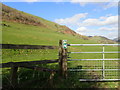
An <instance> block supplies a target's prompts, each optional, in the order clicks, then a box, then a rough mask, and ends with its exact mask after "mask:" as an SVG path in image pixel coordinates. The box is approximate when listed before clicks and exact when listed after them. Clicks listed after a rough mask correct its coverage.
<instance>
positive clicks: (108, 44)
mask: <svg viewBox="0 0 120 90" xmlns="http://www.w3.org/2000/svg"><path fill="white" fill-rule="evenodd" d="M67 46H120V44H67Z"/></svg>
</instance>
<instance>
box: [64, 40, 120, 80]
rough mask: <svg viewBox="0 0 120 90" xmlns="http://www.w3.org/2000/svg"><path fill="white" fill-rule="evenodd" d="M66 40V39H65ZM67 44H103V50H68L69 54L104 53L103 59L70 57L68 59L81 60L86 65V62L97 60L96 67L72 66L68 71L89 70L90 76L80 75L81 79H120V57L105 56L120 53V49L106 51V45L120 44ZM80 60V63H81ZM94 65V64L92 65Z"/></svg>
mask: <svg viewBox="0 0 120 90" xmlns="http://www.w3.org/2000/svg"><path fill="white" fill-rule="evenodd" d="M65 42H66V41H65ZM67 46H102V52H68V53H69V54H73V53H74V54H78V53H79V54H82V53H85V54H86V53H89V54H90V53H94V54H102V58H101V59H68V61H81V62H82V63H83V65H84V63H85V62H88V63H90V62H93V64H94V62H96V65H93V66H95V67H93V68H91V67H90V68H89V67H88V68H85V67H84V66H83V65H82V68H77V69H75V68H72V69H71V68H70V69H68V71H74V72H75V71H77V72H80V73H83V72H89V74H90V76H91V77H89V75H88V76H85V75H86V74H85V73H84V74H83V75H81V76H80V79H79V80H80V81H120V76H119V75H120V58H112V59H109V58H105V54H113V53H117V54H118V53H120V52H119V51H108V52H105V46H113V47H114V46H115V47H117V46H120V44H67ZM66 48H67V47H66ZM81 62H79V63H81ZM91 66H92V65H91ZM87 74H88V73H87ZM84 76H85V77H84Z"/></svg>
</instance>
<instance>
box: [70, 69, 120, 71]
mask: <svg viewBox="0 0 120 90" xmlns="http://www.w3.org/2000/svg"><path fill="white" fill-rule="evenodd" d="M68 70H69V71H102V70H103V69H68ZM119 70H120V69H104V71H119Z"/></svg>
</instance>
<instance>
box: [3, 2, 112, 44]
mask: <svg viewBox="0 0 120 90" xmlns="http://www.w3.org/2000/svg"><path fill="white" fill-rule="evenodd" d="M2 29H3V31H2V33H3V34H2V35H3V36H2V38H3V42H2V43H4V44H35V45H40V44H42V45H43V44H46V45H47V44H48V45H58V41H59V40H60V39H66V40H68V41H70V42H74V43H114V42H113V41H111V40H109V39H107V38H103V37H100V36H95V37H87V36H84V35H80V34H78V33H76V32H75V31H73V30H71V29H70V28H68V27H67V26H65V25H59V24H57V23H55V22H51V21H48V20H45V19H43V18H41V17H38V16H34V15H31V14H28V13H25V12H23V11H19V10H16V9H14V8H11V7H9V6H6V5H4V4H2Z"/></svg>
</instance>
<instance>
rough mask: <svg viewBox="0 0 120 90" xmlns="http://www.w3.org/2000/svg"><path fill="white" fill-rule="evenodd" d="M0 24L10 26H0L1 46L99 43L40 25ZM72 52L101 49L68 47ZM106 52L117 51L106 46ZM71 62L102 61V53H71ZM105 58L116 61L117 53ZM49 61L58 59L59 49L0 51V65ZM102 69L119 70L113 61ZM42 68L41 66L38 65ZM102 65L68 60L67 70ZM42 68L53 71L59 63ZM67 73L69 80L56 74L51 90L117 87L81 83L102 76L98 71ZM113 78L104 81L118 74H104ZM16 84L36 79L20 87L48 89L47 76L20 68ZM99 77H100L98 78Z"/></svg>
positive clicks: (5, 72)
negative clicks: (63, 41) (56, 89)
mask: <svg viewBox="0 0 120 90" xmlns="http://www.w3.org/2000/svg"><path fill="white" fill-rule="evenodd" d="M3 23H5V24H7V25H10V27H6V26H4V27H3V30H2V38H3V41H2V43H3V44H28V45H52V46H58V42H59V40H60V39H66V40H68V43H74V44H75V43H80V44H82V43H84V44H87V43H89V44H92V43H94V44H96V43H98V42H96V41H93V40H84V39H80V38H79V37H77V36H72V35H68V34H63V33H60V32H57V30H52V29H48V28H45V27H41V26H32V25H25V24H18V23H14V22H6V21H4V22H3ZM68 50H69V51H70V52H71V51H72V52H91V51H93V52H94V51H98V52H101V51H102V47H89V46H88V47H86V46H85V47H82V46H81V47H68ZM105 51H118V47H113V46H108V47H105ZM70 57H71V59H87V58H91V59H93V58H102V54H70ZM105 58H118V54H105ZM49 59H50V60H51V59H58V50H57V49H55V50H36V49H32V50H29V49H27V50H25V49H3V50H2V63H7V62H21V61H36V60H49ZM105 65H106V67H105V68H111V66H112V68H118V67H117V66H118V65H119V62H117V63H116V61H112V62H111V61H107V62H106V61H105ZM40 66H41V65H40ZM101 66H102V62H101V61H89V62H88V61H71V62H68V67H69V68H77V69H80V68H81V67H82V69H89V68H90V69H94V68H98V69H100V68H101ZM41 67H47V68H55V69H58V64H57V63H55V64H47V65H42V66H41ZM9 70H10V68H5V69H3V73H2V74H3V81H4V82H3V85H5V86H7V85H9V84H10V80H9V78H8V77H9V76H10V72H9ZM90 73H91V72H68V74H69V77H68V79H66V80H62V79H60V78H58V74H55V77H54V80H53V83H54V85H53V86H52V87H54V88H67V87H70V88H86V87H87V88H117V87H119V85H118V82H89V83H88V82H80V81H79V79H80V77H81V76H85V77H82V78H86V77H87V78H93V77H94V75H95V74H97V76H99V75H101V72H92V73H91V74H90ZM107 73H108V74H111V75H113V76H107V77H106V78H117V76H115V75H118V73H116V72H107ZM18 75H19V83H20V84H22V83H23V82H25V81H27V80H36V79H38V80H37V81H34V83H31V84H28V85H23V86H22V87H26V86H28V87H39V88H42V87H45V86H46V87H49V81H48V78H49V76H50V73H43V72H38V71H33V70H29V69H24V68H19V71H18ZM100 78H101V76H100Z"/></svg>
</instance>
